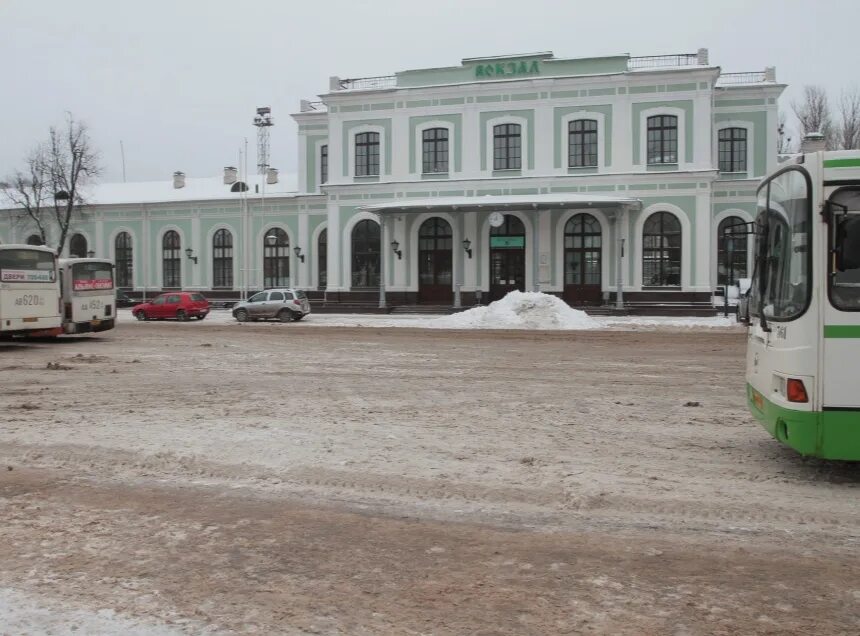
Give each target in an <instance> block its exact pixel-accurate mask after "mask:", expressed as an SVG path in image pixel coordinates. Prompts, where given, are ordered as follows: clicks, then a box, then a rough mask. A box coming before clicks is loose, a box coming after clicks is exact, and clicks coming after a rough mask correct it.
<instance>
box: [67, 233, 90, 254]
mask: <svg viewBox="0 0 860 636" xmlns="http://www.w3.org/2000/svg"><path fill="white" fill-rule="evenodd" d="M69 256H70V257H71V258H86V257H87V239H86V237H85V236H84V235H83V234H73V235H72V238H71V239H69Z"/></svg>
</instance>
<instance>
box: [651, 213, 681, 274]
mask: <svg viewBox="0 0 860 636" xmlns="http://www.w3.org/2000/svg"><path fill="white" fill-rule="evenodd" d="M681 250H682V233H681V222H680V221H679V220H678V217H677V216H675V215H674V214H672V213H671V212H655V213H654V214H652V215H651V216H649V217H648V218H647V219H646V220H645V224H644V225H643V226H642V286H643V287H680V286H681Z"/></svg>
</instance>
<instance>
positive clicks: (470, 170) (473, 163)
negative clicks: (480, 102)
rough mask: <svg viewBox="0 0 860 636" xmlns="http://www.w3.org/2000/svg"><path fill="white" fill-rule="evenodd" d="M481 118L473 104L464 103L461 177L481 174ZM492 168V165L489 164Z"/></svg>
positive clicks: (467, 177)
mask: <svg viewBox="0 0 860 636" xmlns="http://www.w3.org/2000/svg"><path fill="white" fill-rule="evenodd" d="M480 127H481V120H480V116H479V114H478V110H477V108H476V106H475V104H466V108H465V110H464V111H463V175H462V176H463V178H464V179H472V178H475V177H479V176H481V153H482V152H485V151H486V148H481V130H480ZM489 168H490V169H492V166H489Z"/></svg>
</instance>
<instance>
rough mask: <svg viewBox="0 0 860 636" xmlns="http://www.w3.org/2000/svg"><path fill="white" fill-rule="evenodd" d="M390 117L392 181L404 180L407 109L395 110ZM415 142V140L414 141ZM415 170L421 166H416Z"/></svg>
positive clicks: (407, 153) (407, 130) (406, 177)
mask: <svg viewBox="0 0 860 636" xmlns="http://www.w3.org/2000/svg"><path fill="white" fill-rule="evenodd" d="M395 112H397V113H398V114H397V115H395V116H393V117H392V118H391V177H390V179H392V180H394V181H406V180H408V179H410V175H409V136H410V135H411V134H412V131H411V130H409V117H408V115H406V114H405V112H408V111H405V112H404V111H402V110H401V111H395ZM416 143H417V142H416ZM416 169H417V170H420V169H421V168H419V167H416ZM386 180H387V179H386Z"/></svg>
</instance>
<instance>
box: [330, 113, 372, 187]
mask: <svg viewBox="0 0 860 636" xmlns="http://www.w3.org/2000/svg"><path fill="white" fill-rule="evenodd" d="M366 132H375V133H379V173H378V174H369V175H361V176H359V175H357V174H355V138H356V137H357V136H358V135H360V134H361V133H366ZM329 149H331V146H329ZM348 159H349V174H350V175H351V176H352V177H353V178H357V179H370V178H373V177H376V178H377V179H381V178H382V175H383V174H385V128H384V127H382V126H374V125H369V124H367V125H362V126H356V127H354V128H350V129H349V158H348ZM329 172H331V155H329ZM329 176H331V175H329Z"/></svg>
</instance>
